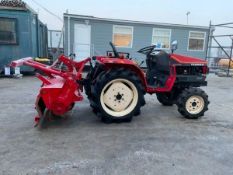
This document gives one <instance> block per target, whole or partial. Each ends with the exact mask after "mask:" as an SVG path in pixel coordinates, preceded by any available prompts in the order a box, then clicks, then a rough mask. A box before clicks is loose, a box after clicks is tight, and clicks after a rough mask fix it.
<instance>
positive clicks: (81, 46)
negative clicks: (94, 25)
mask: <svg viewBox="0 0 233 175" xmlns="http://www.w3.org/2000/svg"><path fill="white" fill-rule="evenodd" d="M74 53H75V55H76V60H77V61H80V60H83V59H85V58H88V57H90V56H91V26H90V25H85V24H75V26H74Z"/></svg>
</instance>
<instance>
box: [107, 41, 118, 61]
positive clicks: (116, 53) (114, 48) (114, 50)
mask: <svg viewBox="0 0 233 175" xmlns="http://www.w3.org/2000/svg"><path fill="white" fill-rule="evenodd" d="M109 44H110V46H111V47H112V51H113V53H114V55H115V57H116V58H120V55H119V53H118V52H117V49H116V47H115V46H114V44H113V43H112V42H109Z"/></svg>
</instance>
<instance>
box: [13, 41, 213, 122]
mask: <svg viewBox="0 0 233 175" xmlns="http://www.w3.org/2000/svg"><path fill="white" fill-rule="evenodd" d="M110 45H111V47H112V50H113V51H112V52H108V53H107V55H108V56H94V57H92V58H87V59H85V60H83V61H81V62H76V61H74V60H73V59H72V58H69V57H65V56H61V57H60V58H59V59H58V61H57V62H56V63H55V64H53V65H52V66H46V65H43V64H40V63H37V62H35V61H33V60H32V58H26V59H21V60H17V61H14V62H12V66H21V65H28V66H31V67H34V68H35V69H39V70H41V71H43V72H44V73H45V75H47V76H42V75H40V74H37V77H38V78H39V79H40V80H41V81H42V82H43V84H42V87H41V90H40V93H39V95H38V97H37V100H36V110H37V111H38V116H37V117H36V118H35V121H36V123H37V125H39V127H44V124H45V123H46V122H47V121H48V120H53V119H55V118H57V117H58V116H62V115H63V114H65V113H66V112H68V111H69V110H72V108H73V107H74V104H75V102H76V101H82V100H83V96H82V94H81V92H82V91H83V87H84V88H85V92H86V95H87V97H88V99H89V101H90V106H91V107H92V108H93V112H94V113H95V114H96V115H97V116H98V117H100V118H101V119H102V121H104V122H107V123H110V122H113V121H115V122H118V121H120V122H122V121H123V122H124V121H125V122H129V121H131V120H132V118H133V117H134V116H137V115H140V111H141V110H140V109H141V107H142V106H144V105H145V104H146V102H145V99H144V95H145V94H146V93H149V94H156V95H157V99H158V101H159V102H160V103H161V104H162V105H165V106H172V105H173V104H176V105H177V107H178V111H179V112H180V113H181V115H183V116H184V117H185V118H187V119H198V118H200V117H202V116H203V115H204V113H205V112H206V111H207V110H208V104H209V101H208V95H207V94H206V93H205V92H204V91H203V90H201V89H200V88H199V87H200V86H207V81H206V75H207V73H208V67H207V62H206V61H203V60H201V59H198V58H193V57H188V56H182V55H178V54H174V53H173V52H174V51H175V50H176V48H177V43H176V42H173V43H172V52H171V53H166V52H165V51H163V50H160V49H157V48H156V46H149V47H145V48H143V49H141V50H139V51H138V52H139V53H142V54H145V55H146V64H147V70H146V71H144V70H142V69H141V68H140V66H139V65H138V64H137V63H136V62H135V61H133V60H132V59H130V58H129V54H126V53H120V52H118V51H117V49H116V47H115V46H114V45H113V44H112V43H110ZM88 62H90V65H91V70H90V71H89V72H88V74H87V76H86V78H84V77H83V68H84V66H85V64H86V63H88Z"/></svg>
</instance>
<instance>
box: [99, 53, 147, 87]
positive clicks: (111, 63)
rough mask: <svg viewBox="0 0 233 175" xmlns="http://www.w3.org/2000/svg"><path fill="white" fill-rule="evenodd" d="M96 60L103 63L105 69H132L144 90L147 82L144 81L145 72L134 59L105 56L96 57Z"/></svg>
mask: <svg viewBox="0 0 233 175" xmlns="http://www.w3.org/2000/svg"><path fill="white" fill-rule="evenodd" d="M96 60H97V61H98V62H99V63H100V64H103V65H105V67H106V68H107V69H110V68H120V67H124V68H126V69H130V70H132V71H133V72H135V73H136V74H137V75H138V76H139V78H140V79H141V81H142V83H143V86H144V87H145V90H146V86H147V82H146V76H145V72H143V70H142V69H141V68H140V67H139V66H138V64H137V63H136V62H135V61H133V60H129V59H121V58H106V57H96Z"/></svg>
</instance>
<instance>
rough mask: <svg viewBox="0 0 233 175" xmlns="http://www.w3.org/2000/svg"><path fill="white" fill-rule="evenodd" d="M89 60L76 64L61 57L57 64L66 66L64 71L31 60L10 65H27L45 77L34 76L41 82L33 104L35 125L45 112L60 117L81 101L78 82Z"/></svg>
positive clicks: (80, 89)
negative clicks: (34, 107)
mask: <svg viewBox="0 0 233 175" xmlns="http://www.w3.org/2000/svg"><path fill="white" fill-rule="evenodd" d="M90 60H91V59H90V58H87V59H85V60H83V61H81V62H76V61H73V60H71V59H70V58H67V57H65V56H63V55H62V56H60V57H59V59H58V62H60V63H62V64H63V65H64V66H66V70H65V71H63V70H60V69H57V68H56V67H55V65H52V66H47V65H44V64H41V63H38V62H36V61H33V58H23V59H20V60H16V61H13V62H12V63H11V66H12V67H17V66H22V65H27V66H30V67H33V68H35V69H38V70H41V71H43V72H44V73H45V74H46V76H43V75H41V74H37V75H36V76H37V78H38V79H39V80H41V81H42V86H41V89H40V92H39V94H38V96H37V100H36V104H35V106H36V110H37V112H38V116H36V118H35V121H36V123H39V122H40V120H41V118H44V117H45V116H44V115H45V111H49V112H50V113H51V114H53V115H56V116H61V115H64V114H65V113H66V112H68V111H70V110H71V109H72V108H73V106H74V104H75V102H77V101H82V100H83V96H82V94H81V91H82V89H83V87H82V85H81V84H79V83H78V82H79V81H81V80H82V72H83V68H84V66H85V64H86V63H87V62H89V61H90Z"/></svg>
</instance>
